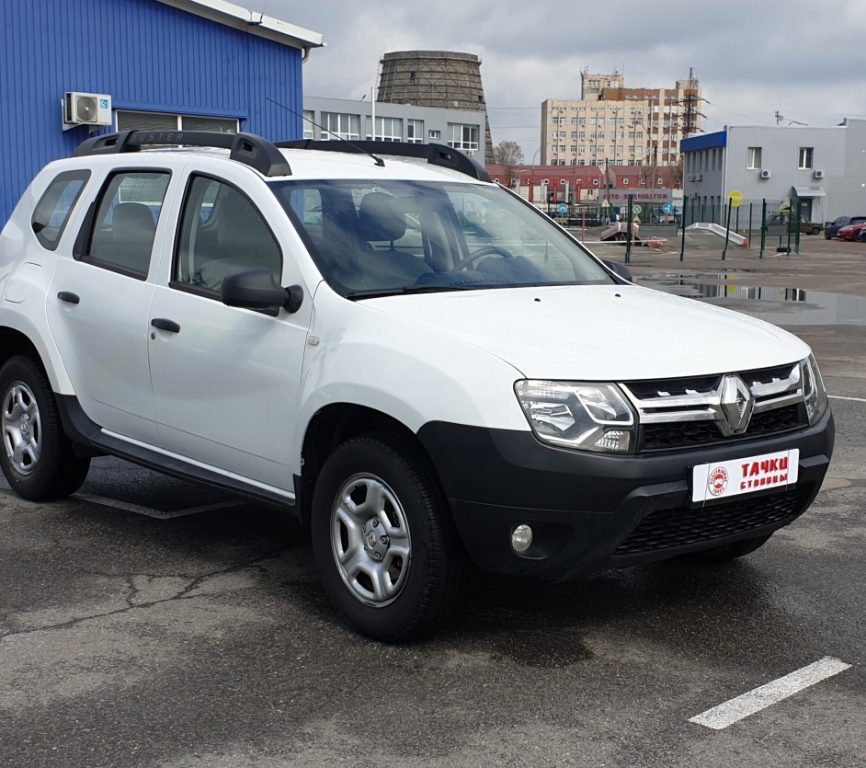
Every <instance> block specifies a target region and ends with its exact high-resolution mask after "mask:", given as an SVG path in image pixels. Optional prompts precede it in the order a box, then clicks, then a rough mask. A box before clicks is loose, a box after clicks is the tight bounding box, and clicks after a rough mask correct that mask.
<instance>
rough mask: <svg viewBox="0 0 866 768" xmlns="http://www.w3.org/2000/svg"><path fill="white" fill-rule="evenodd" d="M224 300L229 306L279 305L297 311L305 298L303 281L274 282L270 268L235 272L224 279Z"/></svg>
mask: <svg viewBox="0 0 866 768" xmlns="http://www.w3.org/2000/svg"><path fill="white" fill-rule="evenodd" d="M221 293H222V301H223V304H225V305H226V306H229V307H243V308H245V309H277V308H279V307H282V308H283V309H285V310H286V312H289V313H294V312H297V311H298V310H299V309H300V308H301V304H303V302H304V291H303V289H302V288H301V286H300V285H292V286H289V287H288V288H281V287H280V286H279V285H277V284H276V283H275V282H274V276H273V274H272V273H271V271H270V270H269V269H248V270H246V271H244V272H235V274H233V275H229V276H228V277H226V278H225V279H224V280H223V285H222V292H221Z"/></svg>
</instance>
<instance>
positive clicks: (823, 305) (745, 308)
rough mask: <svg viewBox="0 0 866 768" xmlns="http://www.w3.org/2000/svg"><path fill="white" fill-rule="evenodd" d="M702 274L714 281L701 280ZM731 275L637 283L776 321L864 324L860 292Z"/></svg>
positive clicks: (865, 304)
mask: <svg viewBox="0 0 866 768" xmlns="http://www.w3.org/2000/svg"><path fill="white" fill-rule="evenodd" d="M696 278H697V279H696ZM701 278H702V279H703V280H708V279H709V280H715V281H717V282H702V280H701ZM730 278H731V276H730V275H725V274H719V275H699V276H695V275H691V276H682V275H676V276H670V277H668V276H666V277H663V278H661V279H647V280H641V281H640V284H641V285H644V286H646V287H647V288H655V289H657V290H660V291H665V292H666V293H673V294H676V295H677V296H685V297H687V298H691V299H698V300H700V301H706V302H707V303H709V304H717V305H718V306H720V307H727V308H728V309H733V310H736V311H738V312H744V313H746V314H749V315H753V316H755V317H759V318H760V319H761V320H766V321H767V322H769V323H774V324H776V325H864V326H866V298H864V297H863V296H848V295H846V294H842V293H827V292H825V291H807V290H803V289H801V288H780V287H775V286H746V285H739V284H737V282H736V281H734V280H731V279H730Z"/></svg>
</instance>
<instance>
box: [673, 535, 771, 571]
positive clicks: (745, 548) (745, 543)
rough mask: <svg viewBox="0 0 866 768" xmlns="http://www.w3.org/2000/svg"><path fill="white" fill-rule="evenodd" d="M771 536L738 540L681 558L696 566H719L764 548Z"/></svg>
mask: <svg viewBox="0 0 866 768" xmlns="http://www.w3.org/2000/svg"><path fill="white" fill-rule="evenodd" d="M772 535H773V534H772V533H768V534H767V535H766V536H755V537H754V538H751V539H740V540H739V541H735V542H733V543H732V544H723V545H722V546H720V547H713V548H712V549H703V550H701V551H700V552H690V553H689V554H687V555H683V558H684V559H685V560H688V561H690V562H692V563H695V564H698V565H720V564H721V563H727V562H730V561H731V560H736V559H737V558H738V557H745V556H746V555H750V554H751V553H752V552H754V551H755V550H756V549H758V548H759V547H762V546H764V544H766V543H767V541H768V540H769V538H770V536H772Z"/></svg>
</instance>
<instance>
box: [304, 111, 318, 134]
mask: <svg viewBox="0 0 866 768" xmlns="http://www.w3.org/2000/svg"><path fill="white" fill-rule="evenodd" d="M315 130H316V113H315V112H313V110H312V109H305V110H304V138H305V139H315V138H316V133H315Z"/></svg>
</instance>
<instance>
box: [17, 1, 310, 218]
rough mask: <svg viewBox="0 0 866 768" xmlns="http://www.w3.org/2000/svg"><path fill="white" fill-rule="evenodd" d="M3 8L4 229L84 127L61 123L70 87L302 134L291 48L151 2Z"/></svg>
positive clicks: (131, 104)
mask: <svg viewBox="0 0 866 768" xmlns="http://www.w3.org/2000/svg"><path fill="white" fill-rule="evenodd" d="M0 9H2V14H3V15H2V18H3V19H4V25H3V27H2V28H0V225H2V223H4V222H5V220H6V218H7V217H8V215H9V213H11V211H12V208H13V207H14V205H15V203H16V202H17V200H18V197H19V196H20V194H21V192H22V191H23V189H24V188H25V187H26V185H27V184H28V183H29V181H30V179H31V178H32V177H33V175H34V174H35V173H36V171H38V170H39V168H41V167H42V166H43V165H44V164H45V163H46V162H49V161H50V160H53V159H55V158H58V157H64V156H67V155H69V154H71V153H72V151H73V150H74V149H75V147H76V146H78V144H80V143H81V142H82V141H83V140H84V139H86V138H87V137H88V135H89V133H88V129H87V128H86V127H78V128H74V129H73V130H71V131H67V132H63V131H61V126H60V122H61V121H60V101H61V98H62V96H63V93H64V92H65V91H87V92H95V93H108V94H111V96H112V100H113V106H114V108H115V109H118V108H119V109H134V110H145V111H160V112H178V113H187V114H201V115H213V116H231V117H237V118H239V119H240V120H241V128H242V130H246V131H252V132H254V133H260V134H262V135H263V136H267V137H269V138H273V139H290V138H299V137H300V136H301V135H302V134H301V129H300V124H301V118H300V114H301V113H302V111H303V94H302V83H301V75H302V72H301V52H300V51H299V50H297V49H295V48H290V47H288V46H284V45H280V44H278V43H275V42H272V41H270V40H265V39H263V38H260V37H257V36H255V35H251V34H248V33H246V32H243V31H241V30H236V29H232V28H229V27H225V26H223V25H221V24H217V23H215V22H212V21H208V20H207V19H202V18H199V17H197V16H193V15H191V14H188V13H185V12H183V11H179V10H177V9H175V8H171V7H169V6H166V5H163V4H162V3H159V2H157V0H74V2H70V0H0ZM269 98H270V99H273V100H274V101H276V102H280V103H281V104H284V105H285V107H286V108H281V107H278V106H276V105H275V104H273V103H272V102H270V101H268V99H269Z"/></svg>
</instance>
